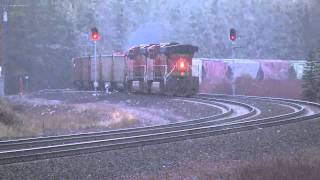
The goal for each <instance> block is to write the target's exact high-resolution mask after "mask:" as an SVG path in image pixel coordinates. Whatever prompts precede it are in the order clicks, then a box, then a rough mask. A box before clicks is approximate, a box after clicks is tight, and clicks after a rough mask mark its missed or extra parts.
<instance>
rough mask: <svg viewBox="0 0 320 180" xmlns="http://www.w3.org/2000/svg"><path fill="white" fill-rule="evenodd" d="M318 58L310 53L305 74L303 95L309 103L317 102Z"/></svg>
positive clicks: (313, 53)
mask: <svg viewBox="0 0 320 180" xmlns="http://www.w3.org/2000/svg"><path fill="white" fill-rule="evenodd" d="M316 57H317V56H316V53H315V52H311V53H310V55H309V57H308V59H307V62H306V65H305V68H304V73H303V74H304V75H303V95H304V97H305V98H306V100H309V101H316V99H317V92H318V91H319V86H317V78H316V72H317V71H316V69H317V67H316Z"/></svg>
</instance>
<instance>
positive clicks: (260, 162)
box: [125, 149, 320, 180]
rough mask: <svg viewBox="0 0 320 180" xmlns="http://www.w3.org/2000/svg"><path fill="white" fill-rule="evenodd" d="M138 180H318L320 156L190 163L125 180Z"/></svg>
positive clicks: (315, 151)
mask: <svg viewBox="0 0 320 180" xmlns="http://www.w3.org/2000/svg"><path fill="white" fill-rule="evenodd" d="M125 178H128V179H139V180H147V179H152V180H158V179H159V180H160V179H161V180H162V179H165V180H171V179H172V180H175V179H186V180H189V179H198V180H319V179H320V152H319V150H318V149H313V150H308V151H304V152H301V153H297V154H293V155H289V156H287V157H269V158H262V159H257V160H254V161H250V162H248V161H234V162H233V161H226V162H219V163H216V162H212V161H210V162H209V161H193V162H189V163H186V164H184V165H183V166H181V167H170V168H168V169H163V170H161V171H158V172H153V173H151V172H149V173H147V172H146V173H142V174H136V175H131V176H127V177H125Z"/></svg>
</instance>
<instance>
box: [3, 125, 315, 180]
mask: <svg viewBox="0 0 320 180" xmlns="http://www.w3.org/2000/svg"><path fill="white" fill-rule="evenodd" d="M319 134H320V121H319V120H313V121H306V122H300V123H295V124H289V125H284V126H279V127H272V128H266V129H257V130H253V131H247V132H240V133H235V134H228V135H222V136H216V137H209V138H203V139H195V140H186V141H181V142H175V143H167V144H159V145H152V146H145V147H139V148H129V149H122V150H117V151H109V152H101V153H95V154H88V155H81V156H75V157H66V158H60V159H51V160H43V161H38V162H29V163H21V164H13V165H5V166H1V167H0V176H1V177H2V178H3V179H21V178H23V179H140V178H141V176H142V175H145V174H146V175H147V176H148V177H153V176H157V175H159V173H160V174H161V173H166V172H167V171H168V170H172V169H173V170H174V169H178V168H190V166H191V165H190V164H195V163H198V164H206V163H207V164H219V166H224V169H227V168H228V167H229V166H230V167H231V166H232V164H237V163H238V164H239V163H240V164H241V162H242V161H244V162H247V161H251V160H257V159H261V158H263V157H265V156H279V157H283V156H290V154H294V153H299V152H303V151H304V150H308V149H319V147H320V138H319ZM199 168H201V167H199ZM203 168H206V167H203ZM197 170H198V171H200V169H193V171H197ZM208 173H212V174H213V175H214V173H215V171H214V170H212V172H210V171H209V172H208ZM185 178H186V179H197V177H185Z"/></svg>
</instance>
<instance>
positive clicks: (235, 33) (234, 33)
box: [230, 28, 237, 41]
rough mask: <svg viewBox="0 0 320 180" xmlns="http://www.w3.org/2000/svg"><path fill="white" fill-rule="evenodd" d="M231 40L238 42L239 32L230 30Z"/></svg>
mask: <svg viewBox="0 0 320 180" xmlns="http://www.w3.org/2000/svg"><path fill="white" fill-rule="evenodd" d="M230 40H231V41H235V40H237V31H236V30H235V29H233V28H232V29H230Z"/></svg>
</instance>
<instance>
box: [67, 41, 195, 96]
mask: <svg viewBox="0 0 320 180" xmlns="http://www.w3.org/2000/svg"><path fill="white" fill-rule="evenodd" d="M197 51H198V47H196V46H193V45H188V44H178V43H163V44H149V45H140V46H136V47H132V48H130V49H129V50H128V52H127V53H126V54H124V55H108V56H101V55H100V56H98V57H97V60H96V63H95V62H94V59H93V57H92V56H89V57H80V58H74V59H73V82H74V84H75V86H76V87H77V88H78V89H81V90H90V89H94V84H95V83H94V82H97V83H96V86H97V88H99V89H100V90H110V89H111V90H112V89H124V90H128V91H130V92H143V93H160V94H165V95H175V96H190V95H192V94H195V93H196V92H197V91H198V89H199V77H195V76H193V75H192V58H193V56H194V54H195V53H196V52H197ZM95 65H96V67H95Z"/></svg>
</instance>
